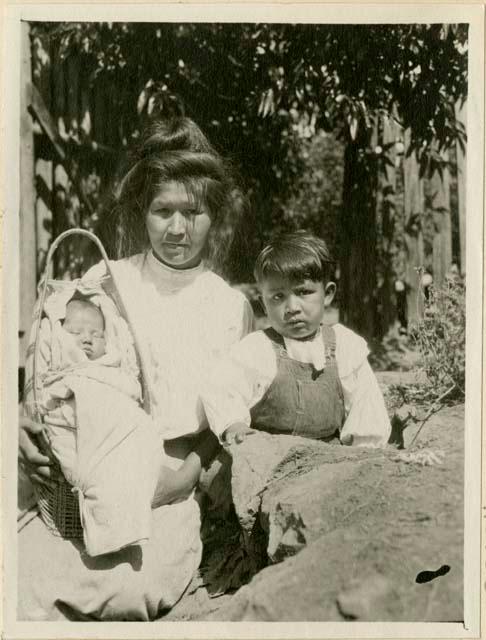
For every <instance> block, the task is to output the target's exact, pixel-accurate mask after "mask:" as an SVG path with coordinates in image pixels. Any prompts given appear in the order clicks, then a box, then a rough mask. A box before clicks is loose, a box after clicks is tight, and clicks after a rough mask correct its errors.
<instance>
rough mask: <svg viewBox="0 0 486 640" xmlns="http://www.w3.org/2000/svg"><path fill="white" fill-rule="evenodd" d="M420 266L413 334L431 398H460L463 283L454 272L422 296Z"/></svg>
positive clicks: (463, 366) (463, 345)
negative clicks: (418, 314) (418, 315)
mask: <svg viewBox="0 0 486 640" xmlns="http://www.w3.org/2000/svg"><path fill="white" fill-rule="evenodd" d="M422 275H423V270H422V269H419V282H420V285H419V286H420V296H421V298H422V300H423V313H422V314H421V315H422V318H421V320H420V321H419V322H418V324H417V325H416V326H415V327H414V329H413V337H414V339H415V341H416V343H417V346H418V348H419V351H420V354H421V357H422V367H423V370H424V373H425V375H426V379H427V381H428V383H429V384H428V389H427V391H428V395H429V397H430V399H431V400H434V401H435V400H438V399H439V398H442V399H444V400H445V399H446V398H447V399H448V400H449V401H450V400H452V399H454V400H458V399H462V398H464V396H465V375H466V361H465V348H466V300H465V284H464V281H463V280H462V278H461V277H460V276H458V275H454V276H450V277H447V278H446V279H445V281H444V283H443V284H442V285H441V286H438V287H435V286H433V285H431V286H430V288H429V291H428V295H427V296H425V293H424V290H423V287H422Z"/></svg>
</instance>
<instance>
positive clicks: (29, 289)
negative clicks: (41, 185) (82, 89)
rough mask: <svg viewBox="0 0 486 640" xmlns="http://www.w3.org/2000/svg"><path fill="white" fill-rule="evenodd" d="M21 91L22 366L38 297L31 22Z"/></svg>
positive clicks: (25, 24)
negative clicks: (31, 114)
mask: <svg viewBox="0 0 486 640" xmlns="http://www.w3.org/2000/svg"><path fill="white" fill-rule="evenodd" d="M21 29H22V36H21V37H22V44H21V51H22V53H21V55H22V58H21V70H20V72H21V81H20V83H21V95H20V212H19V213H20V225H19V232H20V238H19V245H20V247H19V248H20V316H19V337H20V348H19V354H20V355H19V366H20V367H23V366H24V361H25V351H26V348H27V344H28V340H29V331H30V325H31V323H32V310H33V307H34V303H35V298H36V284H37V283H36V233H35V231H36V222H35V182H34V133H33V126H32V124H33V123H32V119H31V117H30V114H29V111H28V106H29V103H30V91H29V88H30V85H31V58H30V55H31V52H30V36H29V30H30V28H29V24H28V22H22V23H21Z"/></svg>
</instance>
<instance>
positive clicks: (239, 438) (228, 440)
mask: <svg viewBox="0 0 486 640" xmlns="http://www.w3.org/2000/svg"><path fill="white" fill-rule="evenodd" d="M254 433H255V431H254V429H250V427H249V426H248V425H246V424H245V423H244V422H236V423H235V424H232V425H231V426H230V427H228V428H227V429H226V431H225V432H224V434H223V439H224V442H225V444H227V445H231V444H241V443H242V442H243V440H244V439H245V438H246V437H247V436H251V435H252V434H254Z"/></svg>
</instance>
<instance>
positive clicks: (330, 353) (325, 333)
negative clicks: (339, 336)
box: [321, 324, 336, 362]
mask: <svg viewBox="0 0 486 640" xmlns="http://www.w3.org/2000/svg"><path fill="white" fill-rule="evenodd" d="M321 332H322V339H323V341H324V347H325V352H326V362H334V361H335V360H336V333H335V331H334V329H333V328H332V327H331V326H330V325H328V324H323V325H321Z"/></svg>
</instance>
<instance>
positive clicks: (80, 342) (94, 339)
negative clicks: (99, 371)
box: [63, 298, 106, 360]
mask: <svg viewBox="0 0 486 640" xmlns="http://www.w3.org/2000/svg"><path fill="white" fill-rule="evenodd" d="M63 328H64V330H65V331H67V332H68V333H70V334H71V335H73V336H74V340H75V342H76V345H77V346H78V347H79V348H80V349H81V350H82V351H84V353H85V354H86V355H87V356H88V359H89V360H97V359H98V358H101V356H102V355H104V353H105V348H106V341H105V319H104V317H103V314H102V313H101V311H100V309H99V307H97V306H96V305H95V304H93V303H92V302H89V301H88V300H82V299H77V298H75V299H73V300H70V301H69V302H68V304H67V305H66V318H65V319H64V323H63Z"/></svg>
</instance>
